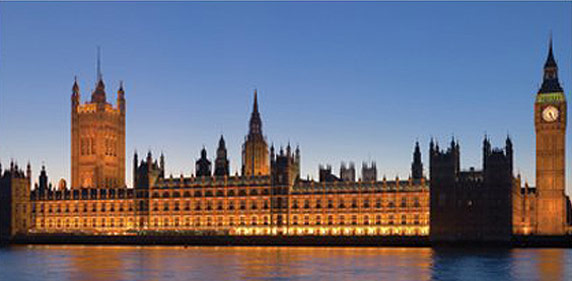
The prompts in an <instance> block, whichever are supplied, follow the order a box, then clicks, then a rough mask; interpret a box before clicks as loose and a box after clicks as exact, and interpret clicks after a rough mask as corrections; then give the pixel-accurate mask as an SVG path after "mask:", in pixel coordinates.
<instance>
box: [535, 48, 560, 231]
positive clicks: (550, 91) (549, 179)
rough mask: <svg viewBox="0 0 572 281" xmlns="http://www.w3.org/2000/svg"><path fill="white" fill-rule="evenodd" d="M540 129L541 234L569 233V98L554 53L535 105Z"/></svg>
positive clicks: (538, 178)
mask: <svg viewBox="0 0 572 281" xmlns="http://www.w3.org/2000/svg"><path fill="white" fill-rule="evenodd" d="M534 127H535V129H536V190H537V193H538V194H537V196H538V198H537V200H538V201H537V204H538V205H537V208H536V211H537V222H538V223H537V227H536V232H537V233H538V234H541V235H559V234H564V232H565V223H566V200H565V194H564V189H565V146H566V96H565V95H564V91H563V90H562V87H560V83H559V81H558V66H557V65H556V61H555V60H554V55H553V52H552V39H550V46H549V50H548V58H547V59H546V63H545V64H544V77H543V81H542V86H541V87H540V90H539V91H538V93H537V95H536V101H535V103H534Z"/></svg>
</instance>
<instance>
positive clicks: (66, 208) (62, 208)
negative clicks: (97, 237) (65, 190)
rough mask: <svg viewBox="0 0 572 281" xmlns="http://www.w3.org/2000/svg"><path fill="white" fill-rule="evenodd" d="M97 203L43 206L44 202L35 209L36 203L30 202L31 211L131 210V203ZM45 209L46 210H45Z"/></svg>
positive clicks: (84, 211) (85, 211)
mask: <svg viewBox="0 0 572 281" xmlns="http://www.w3.org/2000/svg"><path fill="white" fill-rule="evenodd" d="M97 205H98V204H97V203H92V204H76V205H72V206H70V205H50V204H47V207H45V206H46V205H44V204H39V210H37V209H36V204H32V213H36V212H38V213H41V214H43V213H45V212H47V213H71V212H73V213H77V212H80V211H81V212H83V213H87V212H97V211H101V212H107V211H109V212H115V211H119V212H123V211H126V210H127V211H129V212H132V211H133V204H111V203H108V204H100V206H99V208H98V206H97ZM46 209H47V210H46Z"/></svg>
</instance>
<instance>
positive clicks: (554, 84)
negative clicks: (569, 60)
mask: <svg viewBox="0 0 572 281" xmlns="http://www.w3.org/2000/svg"><path fill="white" fill-rule="evenodd" d="M552 49H553V48H552V35H550V41H549V43H548V56H547V57H546V62H545V63H544V77H543V81H542V86H541V87H540V90H538V93H539V94H544V93H559V92H563V90H562V87H561V86H560V82H559V81H558V65H557V64H556V60H555V59H554V52H553V50H552Z"/></svg>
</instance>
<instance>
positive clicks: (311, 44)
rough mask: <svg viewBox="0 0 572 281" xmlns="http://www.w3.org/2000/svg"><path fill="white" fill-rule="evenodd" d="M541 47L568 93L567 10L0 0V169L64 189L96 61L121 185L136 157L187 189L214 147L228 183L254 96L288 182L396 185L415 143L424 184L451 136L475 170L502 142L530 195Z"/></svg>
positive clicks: (570, 22) (570, 31)
mask: <svg viewBox="0 0 572 281" xmlns="http://www.w3.org/2000/svg"><path fill="white" fill-rule="evenodd" d="M550 32H552V34H553V37H554V48H555V50H554V51H555V55H556V59H557V62H558V64H559V67H560V78H561V79H560V80H561V83H562V85H563V87H564V89H565V91H566V93H567V94H568V93H569V91H570V89H571V88H572V81H571V76H572V73H571V66H572V41H571V40H572V39H571V38H572V3H570V2H551V3H528V2H518V3H492V2H475V3H468V2H455V3H448V2H430V3H418V2H413V3H412V2H407V3H395V2H381V3H380V2H373V3H371V2H359V3H346V2H342V3H339V2H326V3H316V2H313V3H300V2H280V3H260V2H246V3H229V2H217V3H204V2H200V3H186V2H170V3H145V2H136V3H128V2H122V3H109V2H107V3H95V2H88V3H68V2H54V3H38V2H35V3H14V2H9V3H6V2H2V3H0V139H1V142H0V160H1V162H2V163H3V164H4V165H7V164H8V162H9V160H10V158H14V159H16V160H18V161H19V162H20V163H21V164H25V162H27V161H28V160H29V161H31V163H32V166H33V169H34V175H35V176H36V175H37V173H38V170H39V167H40V165H41V164H42V163H45V164H46V165H47V168H48V171H49V175H50V177H51V180H52V181H54V182H56V181H57V179H59V178H61V177H65V178H66V179H69V175H70V152H69V150H70V149H69V146H70V94H71V87H72V83H73V77H74V75H77V76H78V80H79V84H80V88H81V94H82V99H83V100H87V99H88V97H89V95H90V90H91V89H93V88H94V85H95V76H96V73H95V69H96V68H95V65H96V59H95V57H96V46H101V48H102V68H103V77H104V80H105V82H106V85H107V93H108V100H110V101H112V102H113V103H114V104H115V97H116V94H115V93H116V91H117V87H118V84H119V81H120V80H124V81H125V90H126V98H127V110H128V112H127V152H128V163H127V169H128V171H127V174H128V182H131V176H130V175H131V168H132V166H131V162H132V161H131V160H132V153H133V151H134V150H135V149H137V150H138V151H140V152H142V153H145V152H146V151H147V150H148V149H152V150H153V151H154V152H155V154H157V152H160V151H163V152H164V153H165V155H166V166H167V173H168V174H169V173H173V174H174V175H178V174H180V173H181V172H183V173H184V174H190V173H192V172H194V171H193V169H194V161H195V160H196V158H198V155H199V151H200V149H201V147H202V146H203V145H204V146H205V147H206V148H207V149H208V152H209V156H212V155H213V154H214V151H215V149H216V144H217V141H218V138H219V136H220V134H221V133H223V134H224V136H225V139H226V141H227V146H228V150H229V156H230V161H231V171H232V173H234V172H235V171H238V170H239V167H240V161H241V160H240V145H241V143H242V141H243V138H244V136H245V134H246V133H247V126H248V118H249V114H250V110H251V107H252V92H253V90H254V89H255V88H257V89H258V91H259V102H260V109H261V114H262V118H263V131H264V134H265V135H266V136H267V138H268V141H269V142H270V143H274V144H275V145H276V146H280V145H286V144H287V143H288V142H289V141H290V142H291V143H292V144H294V145H295V144H299V145H300V148H301V151H302V175H303V176H304V177H305V176H306V175H308V174H310V176H312V177H316V175H317V168H318V164H320V163H330V164H332V165H333V167H334V170H336V172H337V170H338V169H339V164H340V162H341V161H354V162H356V164H358V167H361V162H362V161H364V160H375V161H376V162H377V167H378V174H379V177H382V176H383V175H386V176H387V177H388V178H393V177H395V176H396V175H398V176H400V177H401V178H404V177H407V176H408V175H409V173H410V162H411V159H412V151H413V145H414V142H415V141H416V140H419V142H420V143H421V145H422V152H423V160H424V165H425V167H424V168H425V173H428V161H427V150H428V143H429V139H430V138H431V136H433V137H434V138H436V139H437V140H439V142H440V143H441V144H442V145H443V144H444V143H448V142H449V141H450V139H451V137H452V136H453V135H454V136H455V138H457V139H459V140H460V143H461V157H462V159H461V165H462V166H463V167H464V168H469V167H470V166H475V167H480V166H481V143H482V139H483V135H484V134H485V132H486V133H487V134H488V135H489V136H490V137H491V139H492V142H493V146H500V145H504V140H505V137H506V135H507V133H509V134H510V135H511V136H512V138H513V142H514V146H515V173H516V172H521V173H522V174H523V177H524V178H525V179H527V180H528V181H529V182H531V183H532V184H534V169H535V163H534V159H535V158H534V157H535V156H534V148H535V139H534V124H533V115H532V113H533V111H532V110H533V103H534V95H535V93H536V91H537V90H538V87H539V85H540V83H541V77H542V66H543V64H544V61H545V58H546V54H547V43H548V38H549V34H550ZM570 131H571V130H568V143H570V139H571V133H570ZM569 147H570V146H569V145H568V148H569ZM568 155H570V153H568ZM570 159H571V157H569V156H568V157H567V167H568V169H567V170H568V177H567V182H568V188H572V181H571V178H572V175H571V174H570V173H569V171H570V167H572V161H570Z"/></svg>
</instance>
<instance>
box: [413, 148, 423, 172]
mask: <svg viewBox="0 0 572 281" xmlns="http://www.w3.org/2000/svg"><path fill="white" fill-rule="evenodd" d="M411 177H412V178H413V179H414V180H419V179H421V178H422V177H423V162H421V149H419V142H415V151H414V152H413V163H411Z"/></svg>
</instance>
